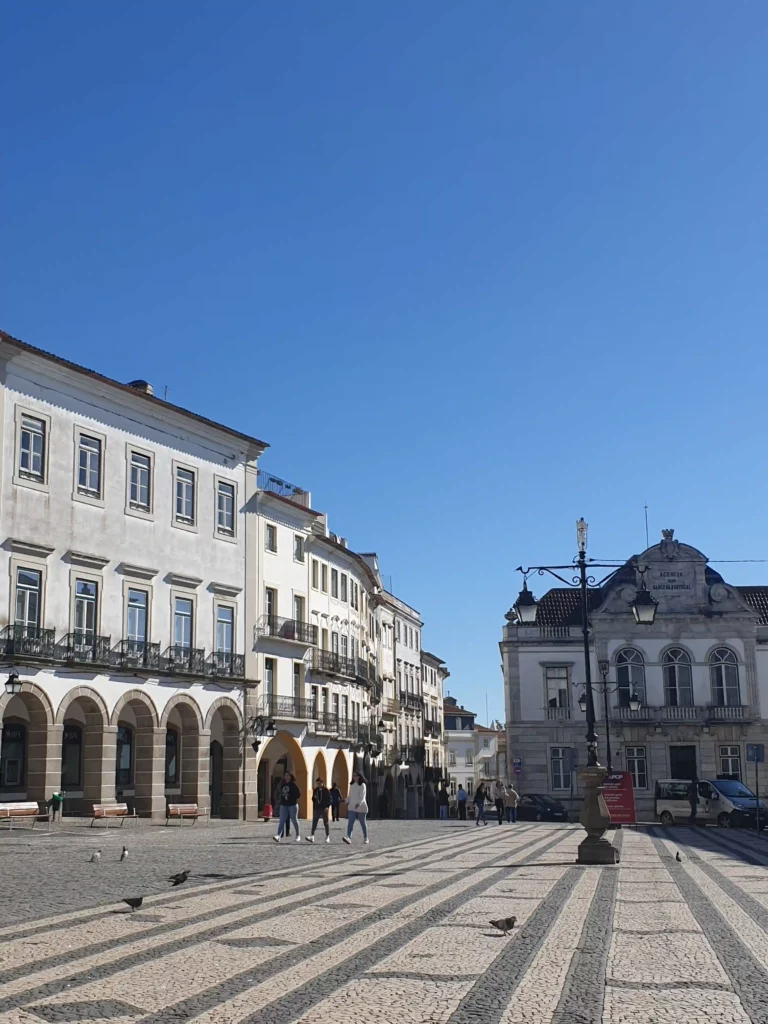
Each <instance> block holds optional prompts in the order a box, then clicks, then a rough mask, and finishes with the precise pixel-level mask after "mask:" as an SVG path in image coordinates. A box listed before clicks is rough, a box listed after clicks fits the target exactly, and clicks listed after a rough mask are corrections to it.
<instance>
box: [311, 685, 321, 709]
mask: <svg viewBox="0 0 768 1024" xmlns="http://www.w3.org/2000/svg"><path fill="white" fill-rule="evenodd" d="M319 711H320V687H319V686H313V687H312V714H313V715H317V714H318V713H319Z"/></svg>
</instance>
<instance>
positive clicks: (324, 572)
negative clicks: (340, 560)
mask: <svg viewBox="0 0 768 1024" xmlns="http://www.w3.org/2000/svg"><path fill="white" fill-rule="evenodd" d="M320 593H321V594H327V593H328V563H327V562H321V563H320Z"/></svg>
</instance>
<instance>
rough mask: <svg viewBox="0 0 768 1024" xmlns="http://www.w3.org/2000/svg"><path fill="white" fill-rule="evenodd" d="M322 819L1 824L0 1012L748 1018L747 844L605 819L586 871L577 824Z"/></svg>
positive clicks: (759, 909)
mask: <svg viewBox="0 0 768 1024" xmlns="http://www.w3.org/2000/svg"><path fill="white" fill-rule="evenodd" d="M341 827H342V826H341V825H337V826H335V828H334V832H333V835H332V839H333V841H332V842H331V844H329V845H326V844H325V843H324V842H320V843H318V844H317V845H315V846H310V845H309V844H307V843H305V842H303V840H302V842H301V843H300V844H297V843H295V842H293V841H291V842H287V843H286V842H283V843H282V844H281V845H280V846H276V845H275V844H274V843H273V842H272V841H271V838H270V836H271V832H270V830H269V828H268V826H264V825H240V824H237V823H226V822H218V823H212V824H211V825H210V826H199V825H198V826H195V827H194V829H193V828H192V827H188V828H187V829H184V830H182V829H178V828H177V829H174V828H172V827H171V828H168V829H165V828H153V827H149V826H142V827H140V828H138V829H136V831H135V832H134V831H133V830H131V831H130V832H129V831H128V828H127V827H125V828H123V829H121V830H117V829H113V830H111V831H110V832H109V833H107V831H106V830H101V831H100V832H99V833H98V834H95V833H96V830H95V829H94V830H90V829H85V828H83V826H72V827H69V826H65V828H64V829H63V830H62V831H61V832H59V833H58V834H54V835H52V836H47V835H44V834H43V833H40V834H39V835H34V836H33V835H30V834H29V833H25V834H23V835H22V834H20V833H19V834H17V833H15V832H14V833H13V835H12V836H9V835H0V865H1V867H0V879H1V882H0V884H1V885H2V888H1V889H0V911H1V912H2V915H3V920H4V921H5V922H8V923H7V924H5V925H4V926H3V927H0V1024H40V1022H41V1021H48V1022H56V1021H66V1022H70V1021H71V1022H78V1021H89V1022H92V1024H107V1022H110V1024H166V1022H167V1024H175V1022H182V1021H194V1022H195V1024H336V1022H338V1024H347V1022H349V1024H352V1022H357V1021H362V1020H364V1021H365V1022H366V1024H395V1022H397V1024H486V1022H488V1024H545V1022H546V1024H574V1022H575V1024H657V1022H675V1024H689V1022H691V1024H698V1022H704V1021H706V1022H707V1024H768V870H767V869H766V867H767V866H768V842H766V841H765V840H760V839H757V838H756V837H754V836H753V835H749V834H745V833H735V832H730V831H721V830H717V829H705V828H702V829H690V828H676V829H670V830H666V829H661V828H647V829H643V830H640V831H635V830H629V829H625V830H623V831H622V832H619V833H617V834H616V841H617V843H618V844H619V845H620V846H621V864H620V865H618V866H616V867H606V868H589V867H580V866H577V865H575V864H574V857H575V852H576V847H577V845H578V843H579V841H580V839H581V838H582V836H583V832H582V831H581V830H580V829H579V828H578V827H576V826H560V825H545V824H527V823H525V824H523V823H519V824H517V825H514V826H507V825H505V826H503V827H502V828H499V827H498V826H488V827H487V828H476V827H474V826H473V825H469V826H465V825H459V824H458V823H453V822H451V823H440V822H374V823H373V824H372V832H371V844H370V846H362V845H360V840H359V839H357V841H356V842H355V844H354V845H353V846H352V847H346V846H344V845H342V844H341V842H340V837H341ZM123 842H125V844H126V845H127V846H128V848H129V855H128V860H127V861H126V862H125V863H120V862H119V860H118V856H119V851H120V849H121V847H122V844H123ZM99 847H100V848H101V849H102V859H101V861H100V862H99V863H98V864H90V863H88V857H89V856H90V854H91V852H92V851H93V850H94V849H96V848H99ZM678 850H679V851H680V853H681V857H682V859H681V861H679V862H678V861H677V860H676V859H675V853H676V852H677V851H678ZM187 867H188V868H190V869H191V871H192V876H191V878H190V880H189V882H188V883H187V884H186V885H185V886H183V887H180V888H179V889H173V890H169V888H168V884H167V882H166V876H167V875H168V874H170V873H172V872H174V871H178V870H180V869H182V868H187ZM137 895H143V896H144V897H145V899H144V905H143V907H142V908H141V910H139V911H138V912H136V913H131V912H130V910H128V908H127V907H125V906H123V905H121V904H120V903H119V900H120V898H121V897H123V896H137ZM511 915H514V916H515V917H516V918H517V925H516V927H515V928H514V929H513V931H512V932H510V934H509V935H508V936H507V937H505V936H503V935H502V934H501V933H500V932H496V931H495V930H494V929H492V928H490V927H489V925H488V921H489V918H496V917H507V916H511Z"/></svg>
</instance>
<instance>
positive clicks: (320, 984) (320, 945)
mask: <svg viewBox="0 0 768 1024" xmlns="http://www.w3.org/2000/svg"><path fill="white" fill-rule="evenodd" d="M507 835H508V834H507ZM564 838H565V836H563V835H562V834H559V835H558V836H557V837H556V838H554V839H552V840H551V841H550V842H549V843H547V844H546V846H544V847H542V848H541V849H539V850H536V851H534V852H532V853H530V854H528V856H527V857H524V858H523V860H522V861H521V865H522V864H524V863H525V862H526V861H527V860H529V859H532V858H533V857H538V856H540V855H541V854H542V853H545V852H546V851H547V850H550V849H552V847H554V846H557V845H558V844H559V843H561V842H563V839H564ZM540 839H541V835H540V834H539V835H537V836H536V837H534V838H532V839H531V840H530V841H529V842H527V843H525V844H524V845H523V846H522V847H519V848H518V852H519V850H521V849H525V848H526V847H527V846H532V845H533V844H534V843H537V842H539V841H540ZM494 845H497V844H494ZM507 857H509V851H508V850H507V851H505V852H504V854H503V855H502V857H501V858H495V861H492V862H491V863H489V864H485V865H482V867H481V868H478V870H487V869H488V868H493V867H495V864H496V863H497V862H498V860H499V859H502V858H503V859H506V858H507ZM517 867H518V865H516V866H515V868H513V869H512V870H516V869H517ZM509 872H510V869H509V868H500V869H498V870H496V871H494V873H493V874H492V875H491V876H490V877H487V878H484V879H482V880H481V881H479V882H478V883H477V884H476V885H473V886H470V887H469V888H468V889H465V890H464V891H463V892H462V893H459V894H458V895H457V896H452V897H449V898H448V899H446V900H443V902H442V903H440V904H439V905H438V906H436V907H433V908H432V910H429V911H427V912H426V913H425V914H423V915H422V916H421V917H420V918H419V919H418V920H416V921H408V922H406V923H404V924H403V926H402V927H401V928H398V929H397V930H396V931H394V932H392V933H391V934H389V935H385V936H384V937H382V938H381V939H378V940H377V941H375V942H373V943H372V944H371V945H370V946H368V947H367V948H366V949H364V950H362V951H361V952H360V953H358V954H357V955H356V956H352V957H349V958H348V959H347V960H345V961H344V962H343V963H341V964H339V965H337V966H336V967H334V968H331V969H330V970H329V971H327V972H326V973H325V974H323V975H322V977H321V978H320V977H318V978H314V979H312V980H311V981H309V982H307V983H305V984H304V985H300V986H299V987H298V988H296V989H294V990H292V991H291V992H289V993H288V994H286V995H284V996H283V995H280V994H279V993H276V996H275V999H274V1000H273V1001H272V1002H271V1003H269V1004H267V1005H265V1006H262V1007H261V1008H260V1009H258V1010H256V1011H255V1012H254V1013H252V1014H251V1015H250V1016H248V1017H246V1018H245V1019H244V1020H243V1021H241V1022H240V1024H290V1022H292V1021H295V1020H298V1019H299V1018H300V1017H301V1016H302V1015H303V1014H305V1013H307V1012H308V1011H309V1010H310V1009H312V1007H313V1006H315V1005H316V1004H317V1003H320V1002H322V1001H323V1000H324V999H326V998H327V997H328V996H330V995H332V994H333V993H334V992H336V991H337V990H338V989H339V988H341V987H342V986H343V985H345V984H346V983H347V982H348V981H351V980H353V979H355V978H359V977H360V976H361V975H363V974H364V973H365V972H366V971H368V970H370V968H371V967H375V966H376V964H378V963H379V962H380V961H381V960H384V959H385V958H386V957H388V956H390V955H391V954H392V953H396V952H397V950H398V949H401V948H402V947H403V946H404V945H406V944H407V943H408V942H411V941H412V940H413V939H415V938H416V937H417V936H418V935H421V934H422V932H425V931H426V930H427V929H428V928H431V927H433V926H434V925H435V924H439V923H440V922H441V921H442V920H444V919H445V918H446V917H448V916H449V914H452V913H453V912H454V911H455V910H457V909H458V908H459V907H460V906H462V905H463V904H464V903H466V902H467V901H468V900H471V899H472V898H473V897H475V896H479V895H481V894H482V893H483V892H485V891H486V890H487V889H489V888H490V887H491V886H493V885H495V884H496V883H497V882H498V881H499V880H500V879H502V878H507V877H509ZM444 885H445V882H444V881H438V882H436V883H435V884H434V885H430V886H427V887H425V888H424V889H423V890H422V891H421V892H420V893H418V895H416V894H414V893H408V894H407V895H406V896H404V897H403V899H401V900H397V902H395V903H393V904H390V905H389V906H388V907H386V908H384V909H383V911H374V912H372V913H370V914H368V915H366V916H365V917H364V918H361V920H360V921H359V922H358V924H357V925H356V927H358V928H364V927H365V926H366V925H369V924H372V923H374V922H375V921H379V920H385V919H386V918H387V917H390V916H391V915H392V914H394V913H397V912H398V911H400V910H405V909H407V908H408V907H410V906H412V905H413V903H414V902H415V899H416V898H418V899H423V898H424V897H426V896H430V895H433V894H434V893H437V892H439V891H440V889H441V888H443V887H444ZM349 935H350V929H349V925H346V924H345V925H343V926H342V927H340V928H337V929H335V930H334V931H333V932H331V933H330V934H328V935H324V936H321V937H320V938H318V939H315V940H313V941H312V942H307V943H305V944H304V945H302V946H300V947H299V948H297V949H295V950H294V951H293V953H286V954H285V955H283V956H281V957H279V958H277V959H275V960H273V961H270V962H269V963H266V964H260V965H259V967H258V968H257V970H258V979H256V978H255V977H254V971H253V970H250V971H244V972H243V973H242V974H240V975H237V977H235V978H230V979H229V980H227V981H226V982H222V983H221V985H217V986H215V987H214V988H212V989H208V990H206V991H205V992H202V993H200V995H197V996H195V997H193V998H191V999H188V1000H184V1001H183V1002H180V1003H176V1004H174V1005H173V1006H167V1007H165V1008H164V1009H163V1010H160V1011H158V1012H157V1013H155V1014H151V1015H149V1016H147V1017H143V1018H142V1020H141V1024H172V1022H174V1021H183V1020H188V1019H189V1018H190V1017H195V1016H197V1015H198V1014H200V1013H203V1012H204V1011H206V1010H211V1009H213V1008H214V1007H216V1006H218V1005H219V1004H220V1003H222V1002H224V1001H225V1000H227V999H231V998H232V997H233V996H236V995H239V994H241V993H243V992H247V991H248V989H249V988H252V987H253V985H254V984H255V982H256V981H257V980H258V981H259V982H263V981H265V980H267V979H268V978H270V977H271V976H273V975H274V974H277V973H279V972H280V971H284V970H286V969H287V968H290V967H291V966H293V965H295V964H299V963H302V962H303V961H304V960H306V959H308V958H309V957H311V956H314V955H315V954H317V953H324V952H326V951H327V950H328V949H329V947H330V946H331V945H333V944H334V943H336V942H339V941H341V940H343V939H346V938H349ZM362 1016H364V1012H363V1013H362Z"/></svg>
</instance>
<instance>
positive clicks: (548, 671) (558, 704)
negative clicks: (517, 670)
mask: <svg viewBox="0 0 768 1024" xmlns="http://www.w3.org/2000/svg"><path fill="white" fill-rule="evenodd" d="M568 672H569V667H568V665H547V666H546V668H545V672H544V674H545V678H546V685H547V707H548V708H568V707H570V701H569V699H568V697H569V694H568V689H569V686H568V682H569V679H568ZM556 749H557V748H556Z"/></svg>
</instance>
